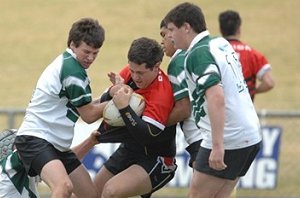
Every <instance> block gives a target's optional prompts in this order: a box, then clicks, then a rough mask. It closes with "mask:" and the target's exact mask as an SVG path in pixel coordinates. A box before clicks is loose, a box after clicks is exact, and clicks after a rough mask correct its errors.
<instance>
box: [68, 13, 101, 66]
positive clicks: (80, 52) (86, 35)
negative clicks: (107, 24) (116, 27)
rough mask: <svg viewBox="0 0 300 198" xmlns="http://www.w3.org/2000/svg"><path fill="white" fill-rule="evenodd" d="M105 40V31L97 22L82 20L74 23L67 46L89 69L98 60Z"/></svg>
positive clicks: (90, 19) (88, 19) (87, 19)
mask: <svg viewBox="0 0 300 198" xmlns="http://www.w3.org/2000/svg"><path fill="white" fill-rule="evenodd" d="M104 39H105V31H104V29H103V27H102V26H101V25H100V24H99V23H98V21H97V20H95V19H92V18H82V19H80V20H78V21H76V22H75V23H73V25H72V27H71V29H70V31H69V38H68V42H67V45H68V47H69V48H70V49H72V51H73V52H74V53H75V54H76V59H77V60H78V62H79V63H80V64H81V65H82V66H83V67H84V68H85V69H87V68H88V67H89V66H90V65H91V64H92V63H93V62H94V60H95V59H96V57H97V55H98V52H99V49H100V47H101V46H102V45H103V42H104Z"/></svg>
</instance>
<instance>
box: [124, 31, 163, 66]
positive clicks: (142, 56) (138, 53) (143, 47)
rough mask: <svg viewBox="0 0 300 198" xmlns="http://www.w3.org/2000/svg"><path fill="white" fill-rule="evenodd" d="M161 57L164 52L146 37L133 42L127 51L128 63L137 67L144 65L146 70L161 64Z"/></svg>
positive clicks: (155, 42) (157, 44) (152, 40)
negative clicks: (137, 65)
mask: <svg viewBox="0 0 300 198" xmlns="http://www.w3.org/2000/svg"><path fill="white" fill-rule="evenodd" d="M163 57H164V52H163V49H162V48H161V46H160V45H159V43H158V42H157V41H155V40H154V39H150V38H146V37H141V38H138V39H136V40H134V41H133V42H132V43H131V46H130V48H129V51H128V61H130V62H133V63H136V64H139V65H141V64H144V63H146V68H153V67H154V66H155V65H156V64H157V63H159V62H162V60H163Z"/></svg>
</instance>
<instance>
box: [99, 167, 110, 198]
mask: <svg viewBox="0 0 300 198" xmlns="http://www.w3.org/2000/svg"><path fill="white" fill-rule="evenodd" d="M113 176H114V174H112V173H111V172H110V171H109V170H107V168H106V167H105V166H102V168H101V169H100V170H99V171H98V173H97V174H96V176H95V178H94V184H95V186H96V189H97V191H98V194H100V195H101V194H102V190H103V187H104V185H105V183H106V182H107V181H108V180H109V179H110V178H112V177H113Z"/></svg>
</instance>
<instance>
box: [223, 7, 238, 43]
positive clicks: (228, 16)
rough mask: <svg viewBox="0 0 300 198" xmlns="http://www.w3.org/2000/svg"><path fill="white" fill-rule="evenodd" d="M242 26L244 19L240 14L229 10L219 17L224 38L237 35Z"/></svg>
mask: <svg viewBox="0 0 300 198" xmlns="http://www.w3.org/2000/svg"><path fill="white" fill-rule="evenodd" d="M241 24H242V19H241V17H240V15H239V13H238V12H236V11H233V10H227V11H224V12H221V13H220V15H219V25H220V31H221V33H222V36H224V37H226V36H231V35H235V34H236V32H237V30H238V28H239V27H240V26H241Z"/></svg>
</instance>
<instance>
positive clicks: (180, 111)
mask: <svg viewBox="0 0 300 198" xmlns="http://www.w3.org/2000/svg"><path fill="white" fill-rule="evenodd" d="M190 115H191V104H190V99H189V98H188V97H184V98H182V99H180V100H177V101H176V102H175V105H174V108H173V109H172V111H171V113H170V116H169V119H168V122H167V126H171V125H174V124H177V123H178V122H181V121H183V120H185V119H186V118H188V117H189V116H190Z"/></svg>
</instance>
